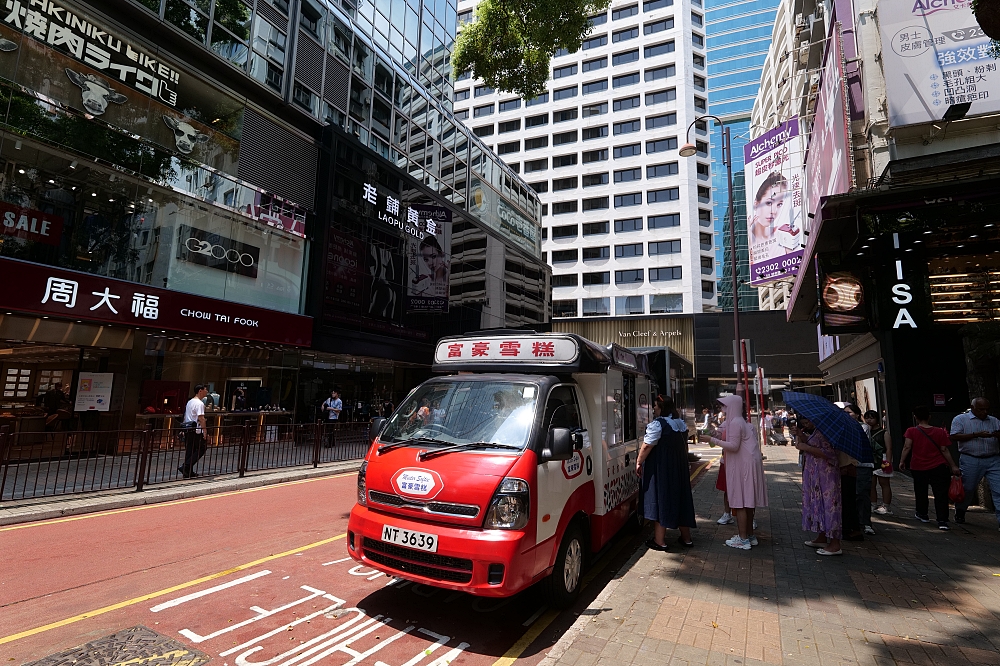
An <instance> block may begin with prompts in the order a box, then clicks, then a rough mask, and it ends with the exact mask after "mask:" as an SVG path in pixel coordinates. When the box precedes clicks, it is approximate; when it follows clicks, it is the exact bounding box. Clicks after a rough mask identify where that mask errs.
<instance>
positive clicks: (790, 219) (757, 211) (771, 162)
mask: <svg viewBox="0 0 1000 666" xmlns="http://www.w3.org/2000/svg"><path fill="white" fill-rule="evenodd" d="M743 155H744V158H745V160H746V171H745V174H746V192H747V238H748V239H749V245H750V284H751V285H754V286H757V285H764V284H768V283H769V282H774V281H776V280H781V279H787V278H793V277H795V275H796V274H797V273H798V272H799V264H800V263H802V149H801V141H800V136H799V119H798V117H797V116H796V117H794V118H791V119H790V120H787V121H785V122H784V123H782V124H781V125H779V126H778V127H776V128H775V129H773V130H771V131H770V132H768V133H767V134H764V135H762V136H760V137H758V138H756V139H754V140H753V141H751V142H750V143H748V144H747V145H746V146H744V148H743Z"/></svg>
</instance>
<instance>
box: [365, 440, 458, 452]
mask: <svg viewBox="0 0 1000 666" xmlns="http://www.w3.org/2000/svg"><path fill="white" fill-rule="evenodd" d="M452 443H453V442H446V441H444V440H443V439H434V438H433V437H412V438H410V439H403V440H400V441H398V442H391V443H389V444H383V445H382V446H380V447H378V450H377V451H376V452H375V453H377V454H379V455H381V454H383V453H385V452H386V451H392V450H393V449H398V448H400V447H402V446H407V445H409V444H452Z"/></svg>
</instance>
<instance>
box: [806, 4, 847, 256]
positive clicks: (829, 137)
mask: <svg viewBox="0 0 1000 666" xmlns="http://www.w3.org/2000/svg"><path fill="white" fill-rule="evenodd" d="M830 35H831V38H830V39H829V40H827V48H826V54H825V55H824V57H823V75H822V76H823V79H822V83H821V84H820V91H819V98H818V99H817V101H816V115H815V120H814V121H813V125H812V130H811V136H810V138H809V148H808V151H807V153H806V168H805V173H806V180H805V190H806V191H805V210H804V212H805V213H806V215H807V217H808V216H809V215H817V214H818V212H819V206H820V201H821V200H822V198H823V197H828V196H830V195H833V194H843V193H844V192H847V191H848V190H849V189H851V163H850V159H851V156H850V145H851V143H850V138H849V135H848V132H847V104H846V101H845V99H844V88H843V80H844V68H843V51H842V49H841V45H840V39H841V36H840V35H841V33H840V30H839V24H835V25H834V28H833V30H832V31H831V33H830ZM806 231H809V229H806ZM815 237H816V235H815V234H814V235H813V238H815Z"/></svg>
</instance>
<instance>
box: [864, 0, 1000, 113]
mask: <svg viewBox="0 0 1000 666" xmlns="http://www.w3.org/2000/svg"><path fill="white" fill-rule="evenodd" d="M878 15H879V28H880V31H881V35H882V61H883V63H884V65H883V66H884V68H885V88H886V96H887V97H888V101H889V125H890V126H892V127H900V126H902V125H913V124H916V123H928V122H934V121H938V120H941V119H942V118H943V117H944V113H945V111H947V110H948V107H949V106H952V105H953V104H964V103H967V102H968V103H971V104H972V106H971V107H970V109H969V112H968V114H967V115H969V116H974V115H982V114H985V113H996V112H997V111H998V110H1000V73H998V72H997V60H996V59H994V58H993V57H992V56H991V55H990V54H989V46H990V38H989V37H987V36H986V34H985V33H983V30H982V28H980V27H979V24H978V23H977V22H976V17H975V15H974V14H973V13H972V3H971V1H969V0H955V1H954V2H941V1H939V0H882V1H881V2H879V4H878Z"/></svg>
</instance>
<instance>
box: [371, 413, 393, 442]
mask: <svg viewBox="0 0 1000 666" xmlns="http://www.w3.org/2000/svg"><path fill="white" fill-rule="evenodd" d="M388 421H389V419H387V418H384V417H381V416H376V417H375V418H373V419H372V423H371V425H370V426H368V441H369V442H374V441H375V438H376V437H378V436H379V433H381V432H382V428H384V427H385V424H386V423H387V422H388Z"/></svg>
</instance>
